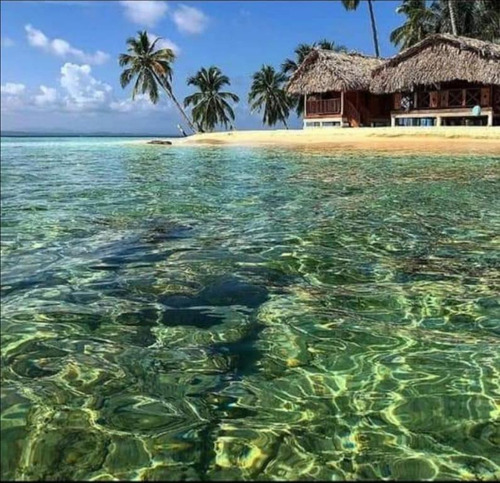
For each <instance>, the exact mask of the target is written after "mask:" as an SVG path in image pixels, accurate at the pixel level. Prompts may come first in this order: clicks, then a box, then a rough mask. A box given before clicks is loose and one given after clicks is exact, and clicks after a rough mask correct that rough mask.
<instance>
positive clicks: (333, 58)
mask: <svg viewBox="0 0 500 483" xmlns="http://www.w3.org/2000/svg"><path fill="white" fill-rule="evenodd" d="M383 62H384V61H383V59H379V58H376V57H367V56H365V55H361V54H358V53H343V52H334V51H330V50H320V49H315V50H313V51H312V52H311V53H310V54H309V55H308V56H307V57H306V58H305V59H304V61H303V62H302V64H301V65H300V66H299V68H298V69H297V70H296V71H295V72H294V74H293V75H292V77H291V78H290V80H289V82H288V84H287V88H286V89H287V92H288V93H289V94H292V95H298V96H303V97H304V128H307V127H333V126H352V127H359V126H374V125H389V122H390V110H391V96H389V95H374V94H371V93H370V92H369V87H370V81H371V73H372V70H373V69H374V68H375V67H378V66H379V65H381V64H382V63H383Z"/></svg>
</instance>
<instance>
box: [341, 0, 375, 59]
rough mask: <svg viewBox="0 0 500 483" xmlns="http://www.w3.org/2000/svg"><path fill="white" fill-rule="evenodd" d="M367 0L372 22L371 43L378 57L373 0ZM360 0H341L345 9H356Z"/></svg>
mask: <svg viewBox="0 0 500 483" xmlns="http://www.w3.org/2000/svg"><path fill="white" fill-rule="evenodd" d="M367 1H368V10H369V12H370V21H371V24H372V34H373V45H374V46H375V55H376V56H377V57H380V48H379V44H378V34H377V24H376V22H375V13H374V12H373V0H367ZM360 3H361V0H342V5H344V8H345V9H346V10H357V8H358V7H359V4H360Z"/></svg>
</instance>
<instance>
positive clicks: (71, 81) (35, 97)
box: [1, 62, 172, 114]
mask: <svg viewBox="0 0 500 483" xmlns="http://www.w3.org/2000/svg"><path fill="white" fill-rule="evenodd" d="M59 83H60V88H54V87H47V86H45V85H41V86H40V87H39V88H38V90H37V91H35V92H28V89H27V88H26V86H25V85H24V84H21V83H13V82H7V83H6V84H2V85H1V95H2V103H1V104H2V106H1V107H2V111H3V112H5V111H10V112H15V111H17V112H23V111H29V112H30V113H34V112H61V113H63V112H66V113H68V112H72V113H82V114H84V113H86V114H92V113H97V112H98V113H106V112H108V113H111V112H115V113H132V114H136V113H137V114H140V113H148V112H151V113H152V112H165V111H168V110H170V109H171V107H172V104H171V103H170V102H169V101H167V99H166V97H165V96H163V95H162V98H161V99H160V102H158V104H153V103H152V102H151V101H150V100H149V96H148V95H147V94H139V95H137V96H136V98H135V100H132V99H131V98H123V99H116V97H115V96H114V95H113V89H112V87H111V86H110V85H108V84H106V83H104V82H102V81H100V80H98V79H96V78H95V77H94V76H93V75H92V69H91V67H90V66H89V65H88V64H83V65H78V64H72V63H70V62H66V63H65V64H64V65H63V66H62V67H61V76H60V79H59Z"/></svg>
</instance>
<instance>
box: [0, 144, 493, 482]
mask: <svg viewBox="0 0 500 483" xmlns="http://www.w3.org/2000/svg"><path fill="white" fill-rule="evenodd" d="M499 168H500V157H498V156H497V157H495V156H491V155H490V156H487V155H474V154H464V155H462V156H454V157H446V156H425V155H410V154H407V155H392V156H391V155H388V154H387V153H385V154H384V153H379V154H377V153H360V152H354V151H352V152H333V153H325V152H322V151H321V150H314V149H299V150H280V149H250V148H220V147H212V148H201V147H171V148H161V147H160V148H159V147H154V146H140V145H131V144H129V145H127V144H126V143H124V142H123V140H113V139H14V138H3V139H2V234H1V255H2V326H1V328H2V426H1V444H2V448H1V449H2V451H1V472H2V479H14V478H16V479H24V480H35V479H64V478H69V479H80V480H81V479H97V480H107V479H113V478H114V479H152V480H155V479H156V480H158V479H163V480H166V479H171V480H179V479H187V480H190V479H191V480H193V479H194V480H197V479H206V480H216V479H231V478H235V479H239V480H243V479H258V480H283V479H292V480H293V479H295V480H297V479H303V480H317V479H326V480H338V479H348V480H354V479H374V478H375V479H397V480H408V479H413V478H415V479H464V480H467V479H483V480H494V479H495V478H496V479H498V478H499V477H500V450H499V446H500V425H499V422H498V421H499V416H500V409H499V399H500V387H499V381H500V379H499V376H500V351H499V350H498V347H499V345H498V343H499V336H500V303H499V299H498V292H499V287H500V275H499V273H500V272H499V265H500V255H499V246H500V237H499V233H500V184H499V178H500V169H499Z"/></svg>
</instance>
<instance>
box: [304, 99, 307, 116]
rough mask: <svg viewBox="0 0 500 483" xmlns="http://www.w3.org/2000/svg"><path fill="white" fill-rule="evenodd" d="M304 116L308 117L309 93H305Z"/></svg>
mask: <svg viewBox="0 0 500 483" xmlns="http://www.w3.org/2000/svg"><path fill="white" fill-rule="evenodd" d="M304 117H307V94H305V95H304Z"/></svg>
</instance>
